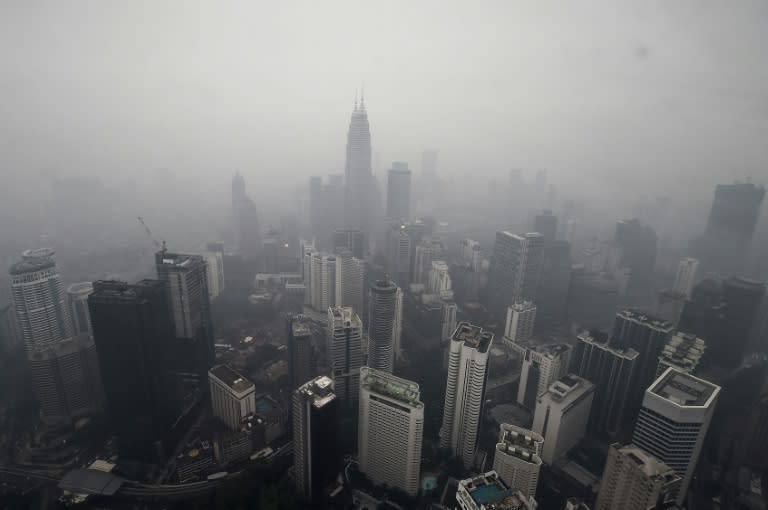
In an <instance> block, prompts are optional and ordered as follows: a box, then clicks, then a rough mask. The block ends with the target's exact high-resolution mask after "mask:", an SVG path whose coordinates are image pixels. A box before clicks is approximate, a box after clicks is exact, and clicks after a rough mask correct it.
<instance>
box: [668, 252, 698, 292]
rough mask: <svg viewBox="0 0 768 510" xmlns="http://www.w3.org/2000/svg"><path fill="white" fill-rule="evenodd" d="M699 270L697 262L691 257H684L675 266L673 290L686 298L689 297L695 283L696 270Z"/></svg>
mask: <svg viewBox="0 0 768 510" xmlns="http://www.w3.org/2000/svg"><path fill="white" fill-rule="evenodd" d="M698 268H699V261H698V259H695V258H693V257H685V258H684V259H683V260H681V261H680V264H679V265H678V266H677V274H676V275H675V284H674V285H673V288H674V289H675V290H676V291H677V292H680V293H682V294H685V295H686V296H687V297H689V298H690V297H691V291H692V290H693V286H694V284H695V283H696V270H697V269H698Z"/></svg>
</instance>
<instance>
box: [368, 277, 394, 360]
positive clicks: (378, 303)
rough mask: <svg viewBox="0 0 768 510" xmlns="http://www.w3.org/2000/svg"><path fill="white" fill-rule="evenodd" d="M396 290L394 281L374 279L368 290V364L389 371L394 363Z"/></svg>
mask: <svg viewBox="0 0 768 510" xmlns="http://www.w3.org/2000/svg"><path fill="white" fill-rule="evenodd" d="M398 290H399V289H398V287H397V285H395V284H394V282H391V281H389V280H376V281H375V282H372V283H371V286H370V288H369V291H368V323H367V331H368V366H369V367H371V368H375V369H376V370H381V371H384V372H389V373H392V366H393V364H394V333H395V322H396V321H395V316H396V314H397V312H398V309H397V301H398V298H397V293H398ZM400 311H402V306H401V310H400ZM398 322H399V320H398Z"/></svg>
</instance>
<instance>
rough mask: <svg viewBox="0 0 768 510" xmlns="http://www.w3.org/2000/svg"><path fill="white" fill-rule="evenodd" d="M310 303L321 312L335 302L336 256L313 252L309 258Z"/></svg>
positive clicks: (308, 289)
mask: <svg viewBox="0 0 768 510" xmlns="http://www.w3.org/2000/svg"><path fill="white" fill-rule="evenodd" d="M309 276H310V285H309V287H308V288H307V291H308V292H309V293H310V303H309V304H310V305H311V306H312V308H314V309H315V310H317V311H318V312H321V311H323V310H328V308H330V307H331V306H334V305H335V303H336V257H335V256H334V255H327V254H322V253H313V254H312V255H311V258H310V275H309Z"/></svg>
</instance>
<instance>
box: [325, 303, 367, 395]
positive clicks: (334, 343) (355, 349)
mask: <svg viewBox="0 0 768 510" xmlns="http://www.w3.org/2000/svg"><path fill="white" fill-rule="evenodd" d="M326 348H327V359H328V365H329V369H330V374H331V378H332V379H333V387H334V388H335V392H336V395H337V396H338V397H339V399H341V400H342V401H349V400H354V399H356V398H357V396H358V390H359V387H360V367H362V366H363V323H362V321H361V320H360V317H359V316H358V315H357V314H356V313H355V312H354V310H352V308H350V307H341V306H336V307H332V308H329V309H328V336H327V338H326Z"/></svg>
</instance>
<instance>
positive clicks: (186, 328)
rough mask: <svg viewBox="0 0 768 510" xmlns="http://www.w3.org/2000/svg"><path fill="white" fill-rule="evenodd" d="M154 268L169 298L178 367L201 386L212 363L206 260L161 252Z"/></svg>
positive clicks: (212, 341)
mask: <svg viewBox="0 0 768 510" xmlns="http://www.w3.org/2000/svg"><path fill="white" fill-rule="evenodd" d="M155 268H156V269H157V278H158V279H159V280H161V281H164V282H166V283H167V287H166V288H167V289H168V295H169V296H170V305H171V313H172V317H173V324H174V328H175V331H176V345H177V349H178V350H177V353H176V357H175V359H176V360H177V361H178V368H179V370H181V371H182V372H186V373H189V374H197V377H198V381H199V384H200V385H201V386H202V385H204V384H205V382H204V381H205V380H206V379H207V377H208V370H209V369H210V368H211V366H212V365H213V362H214V360H215V353H214V346H213V343H214V340H213V323H212V322H211V301H210V298H209V293H208V269H207V267H206V263H205V259H204V258H203V257H202V256H200V255H185V254H180V253H170V252H167V251H165V250H162V251H159V252H157V254H156V255H155Z"/></svg>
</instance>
